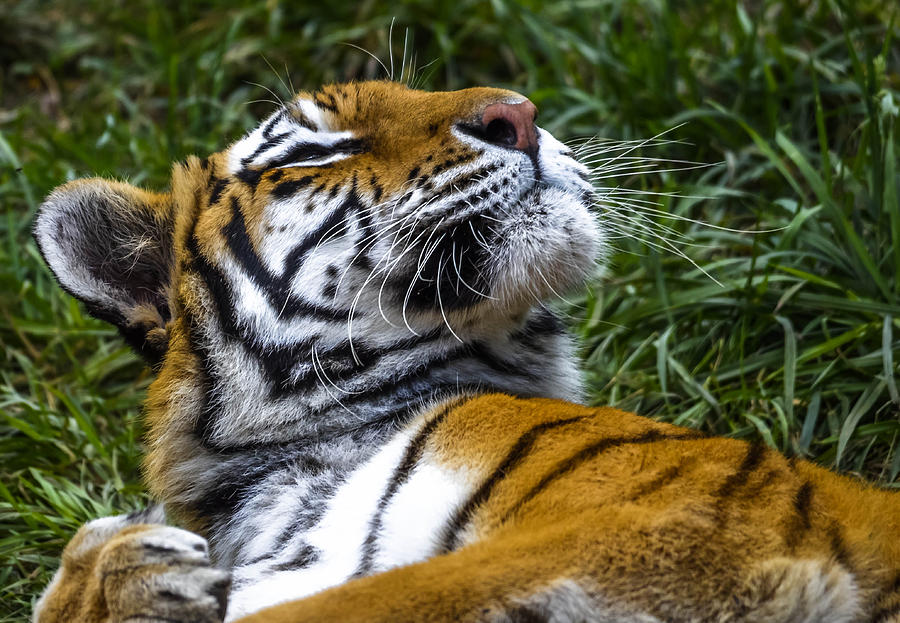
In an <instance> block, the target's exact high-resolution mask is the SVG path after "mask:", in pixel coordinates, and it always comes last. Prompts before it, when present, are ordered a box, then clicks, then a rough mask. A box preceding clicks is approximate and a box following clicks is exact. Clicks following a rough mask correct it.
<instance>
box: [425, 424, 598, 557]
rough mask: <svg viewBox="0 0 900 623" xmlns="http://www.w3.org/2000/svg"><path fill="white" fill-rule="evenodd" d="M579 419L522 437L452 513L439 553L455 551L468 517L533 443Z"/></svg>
mask: <svg viewBox="0 0 900 623" xmlns="http://www.w3.org/2000/svg"><path fill="white" fill-rule="evenodd" d="M583 419H584V416H576V417H571V418H566V419H562V420H554V421H552V422H543V423H541V424H538V425H537V426H534V427H532V428H530V429H529V430H527V431H526V432H525V433H524V434H522V436H520V437H519V439H518V440H516V443H515V444H513V446H512V448H510V450H509V452H507V454H506V456H505V457H504V458H503V460H502V461H501V462H500V464H499V465H498V466H497V468H496V469H495V470H494V471H493V473H492V474H491V475H490V476H488V478H487V479H486V480H485V481H484V482H483V483H481V486H480V487H478V489H477V490H476V491H475V493H473V494H472V495H471V496H470V497H469V499H468V500H466V502H465V503H464V504H463V505H462V506H460V507H459V508H458V509H457V511H456V513H454V515H453V518H452V519H451V520H450V522H449V523H448V524H447V526H446V528H444V531H443V533H444V536H443V538H442V539H441V547H440V551H443V552H449V551H451V550H453V549H454V547H456V544H457V539H458V537H459V533H460V531H461V530H462V529H463V528H464V527H465V526H466V525H467V524H468V523H469V521H471V519H472V515H474V514H475V511H476V510H477V508H478V507H479V506H480V505H481V504H483V503H484V502H485V500H487V499H488V497H490V495H491V492H492V491H493V489H494V487H495V486H497V484H498V483H499V482H500V480H501V479H503V478H504V477H505V476H506V475H507V474H508V473H509V472H510V471H511V470H512V469H514V468H515V467H516V466H517V465H518V464H519V463H521V462H522V461H523V460H524V459H525V457H526V456H527V455H528V453H529V452H530V451H531V448H532V447H533V446H534V444H535V442H536V441H537V440H538V438H539V437H540V436H541V435H542V434H543V433H545V432H547V431H550V430H553V429H555V428H560V427H562V426H566V425H568V424H574V423H575V422H580V421H581V420H583Z"/></svg>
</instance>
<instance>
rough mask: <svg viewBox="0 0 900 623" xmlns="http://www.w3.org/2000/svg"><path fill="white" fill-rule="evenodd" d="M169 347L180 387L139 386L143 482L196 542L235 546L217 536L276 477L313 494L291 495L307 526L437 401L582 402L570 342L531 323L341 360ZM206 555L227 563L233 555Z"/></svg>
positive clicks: (540, 316)
mask: <svg viewBox="0 0 900 623" xmlns="http://www.w3.org/2000/svg"><path fill="white" fill-rule="evenodd" d="M195 326H196V325H195ZM203 326H206V325H203ZM173 338H175V339H173V342H172V344H171V347H172V348H175V349H176V354H174V355H172V354H171V353H170V356H178V354H177V348H178V346H182V347H184V348H185V349H189V354H187V355H186V356H185V358H186V361H188V360H190V359H193V365H186V366H185V367H186V368H188V369H191V370H192V372H193V374H188V375H186V376H183V377H182V378H179V379H174V378H171V377H172V376H173V375H172V373H171V370H172V369H173V366H167V367H166V368H165V369H164V372H165V371H166V370H168V371H169V372H168V374H167V375H166V376H165V377H164V376H163V375H161V376H160V378H159V379H158V380H157V382H155V383H154V384H153V386H152V387H151V392H150V396H149V397H148V405H147V413H148V416H149V417H150V435H149V437H150V444H149V445H150V452H149V454H148V458H147V460H146V464H145V467H146V474H147V480H148V484H149V485H150V488H151V490H152V492H153V493H154V494H155V495H156V496H157V497H159V498H160V499H161V500H162V501H163V502H165V503H166V504H167V505H168V506H169V508H170V509H172V510H174V511H175V514H176V515H178V516H180V518H181V519H182V521H183V523H185V524H187V527H189V528H192V529H195V530H198V531H202V532H206V533H207V534H208V535H209V536H213V534H212V533H216V534H219V535H222V534H226V533H229V534H231V533H233V534H240V533H241V530H240V529H235V530H231V529H229V528H228V526H231V525H232V523H233V521H234V518H235V516H236V515H238V514H240V515H245V514H246V513H237V511H238V510H239V508H240V507H241V506H242V505H244V504H247V503H249V502H248V501H247V500H248V499H249V498H250V497H252V498H253V499H257V498H258V496H250V495H249V492H250V491H255V490H257V489H258V488H260V487H262V486H263V483H264V482H267V481H271V480H272V479H274V480H275V481H278V480H279V478H284V471H285V470H288V471H290V472H291V473H292V474H293V475H292V476H291V478H294V479H295V480H297V481H299V480H303V479H308V480H309V481H310V482H315V486H310V487H300V489H298V490H297V491H295V492H293V495H294V496H295V497H297V498H298V499H302V500H303V503H304V504H305V505H306V506H307V507H308V508H309V509H311V510H310V512H311V513H312V514H313V515H314V514H315V509H316V508H318V507H319V506H320V504H319V503H317V502H316V500H315V499H313V498H316V497H322V496H323V495H326V492H328V491H330V490H331V489H333V487H334V486H335V483H338V482H340V481H342V480H343V479H344V478H345V477H346V475H347V474H348V473H349V471H351V470H352V469H354V468H355V467H357V466H359V465H360V464H361V463H362V462H363V461H365V460H366V459H367V458H368V457H369V456H370V455H371V454H372V453H373V452H374V451H375V450H377V449H378V448H379V447H381V446H383V445H384V444H385V443H386V441H387V439H388V438H389V437H390V436H391V435H393V434H394V433H395V432H396V431H397V429H398V427H399V426H402V425H404V424H406V423H407V422H408V421H410V420H411V419H412V418H413V417H415V415H416V414H417V413H419V412H420V411H422V410H423V408H425V407H427V406H429V405H430V404H433V403H434V402H436V401H438V400H441V399H446V398H449V397H452V396H454V395H458V394H460V393H478V392H490V391H494V392H504V393H509V394H512V395H517V396H523V397H526V396H542V397H551V398H562V399H566V400H570V401H578V400H580V399H581V394H580V390H581V387H580V381H579V374H578V371H577V366H576V362H575V356H574V348H573V346H572V343H571V341H570V339H569V337H568V336H567V335H566V333H565V331H564V330H563V329H562V327H561V325H560V323H559V322H558V320H556V318H555V317H553V316H552V315H550V314H549V313H547V312H544V311H540V312H537V311H535V312H532V313H530V314H529V315H528V316H527V317H526V318H525V319H524V320H523V321H522V322H521V323H520V324H519V326H517V327H514V328H512V329H507V330H505V331H497V332H495V333H489V332H488V333H485V332H482V333H481V334H479V335H478V336H476V337H475V338H473V339H469V340H466V341H460V340H459V339H458V338H457V337H456V335H454V334H453V333H451V332H449V331H442V330H435V331H433V332H430V333H428V332H421V333H420V335H417V336H412V337H407V338H406V339H404V340H395V341H393V343H392V346H391V347H379V346H376V345H372V344H368V345H367V344H366V343H364V342H362V341H360V342H358V343H356V344H355V346H354V348H353V350H352V351H351V350H350V349H349V347H348V346H347V345H345V344H342V343H340V342H338V343H337V344H338V345H337V346H334V345H332V346H331V347H329V346H328V345H327V344H323V343H317V342H312V343H309V342H302V341H301V342H298V343H294V344H292V345H290V346H286V347H281V348H280V349H269V350H265V349H260V348H256V347H248V346H247V345H246V344H242V343H240V342H236V341H234V340H231V341H229V340H223V339H222V337H221V336H220V335H210V334H207V335H202V334H201V335H198V334H193V335H191V334H190V332H189V331H185V332H184V334H183V335H176V336H173ZM179 387H180V388H182V391H179ZM160 414H165V416H164V417H162V418H161V417H159V415H160ZM298 474H299V475H298ZM310 492H313V493H310ZM235 538H237V537H235ZM218 540H219V541H221V542H225V541H227V540H228V539H225V538H219V539H218ZM219 550H220V552H227V553H221V554H220V555H221V556H223V558H224V559H230V558H233V557H234V556H237V555H238V554H237V553H236V552H239V551H240V550H241V547H240V546H238V545H232V546H225V545H223V546H222V547H220V548H219Z"/></svg>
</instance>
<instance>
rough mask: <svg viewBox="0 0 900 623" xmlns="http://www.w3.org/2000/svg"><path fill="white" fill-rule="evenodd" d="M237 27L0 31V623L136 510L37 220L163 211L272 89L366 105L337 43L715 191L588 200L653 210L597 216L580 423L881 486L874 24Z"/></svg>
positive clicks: (12, 6)
mask: <svg viewBox="0 0 900 623" xmlns="http://www.w3.org/2000/svg"><path fill="white" fill-rule="evenodd" d="M234 4H235V6H232V5H231V4H229V3H226V2H224V1H218V0H208V1H206V2H198V3H187V2H177V3H176V2H167V3H162V2H149V1H143V2H141V1H132V2H124V1H121V2H106V1H105V2H100V1H99V0H80V1H77V2H76V1H75V0H65V1H59V2H56V3H47V2H40V1H38V0H21V1H19V2H17V3H15V2H14V3H3V4H0V32H2V33H3V35H2V36H3V42H2V44H0V198H2V207H3V211H4V215H5V217H4V218H2V219H0V346H2V351H0V353H2V354H0V357H2V367H0V466H2V467H0V469H2V474H0V587H2V588H0V604H2V605H0V621H13V620H22V619H24V618H26V617H27V615H28V613H29V612H30V608H31V603H32V600H33V599H34V598H35V596H36V595H37V594H38V592H39V591H40V589H41V588H42V587H43V586H44V585H45V584H46V582H47V581H48V579H49V574H50V573H52V571H53V569H54V568H55V566H56V561H57V558H58V556H59V552H60V550H61V548H62V545H63V544H64V542H65V541H66V539H68V538H69V537H70V536H71V534H72V533H73V531H74V530H75V529H76V527H77V526H78V525H79V524H80V523H82V522H83V521H85V520H87V519H89V518H92V517H96V516H100V515H105V514H111V513H114V512H119V511H123V510H128V509H131V508H135V507H137V506H140V505H142V504H143V503H144V498H143V494H142V488H141V486H140V483H139V471H138V464H139V457H140V453H141V446H140V432H139V431H140V426H139V422H138V410H139V405H140V403H141V400H142V397H143V391H144V389H145V387H146V385H147V383H148V382H149V380H150V378H151V377H150V374H149V372H148V371H146V370H145V369H144V368H143V367H142V366H141V364H140V363H139V362H138V361H137V359H136V357H134V356H133V355H132V354H131V353H130V352H129V351H128V350H127V349H126V348H125V347H124V346H123V345H122V343H121V341H120V340H119V339H118V338H117V337H116V336H115V334H114V331H113V330H112V329H110V328H109V327H107V326H105V325H103V324H102V323H99V322H96V321H93V320H91V319H89V318H87V317H86V316H85V313H84V311H83V309H82V308H80V307H79V306H78V305H77V304H76V303H75V302H74V301H72V300H71V299H70V298H69V297H68V296H66V295H65V294H63V293H62V291H61V290H60V289H59V288H58V287H57V286H56V285H55V283H54V282H53V279H52V277H51V276H50V275H49V273H48V272H47V270H46V269H45V268H44V267H43V265H42V262H41V261H40V259H39V257H38V255H37V251H36V249H35V247H34V244H33V242H32V241H31V239H30V236H29V228H30V223H31V219H32V217H33V215H34V211H35V209H36V207H37V205H38V203H39V202H40V200H41V198H42V197H43V196H44V195H45V194H46V193H47V192H48V191H49V190H50V189H52V188H53V187H54V186H55V185H57V184H59V183H60V182H62V181H65V180H67V179H72V178H75V177H79V176H83V175H107V176H116V177H124V178H127V179H128V180H130V181H131V182H133V183H136V184H142V185H145V186H148V187H151V188H152V187H156V188H160V187H163V186H164V185H165V184H166V180H167V177H168V170H169V163H170V162H171V161H172V160H175V159H179V158H182V157H184V156H186V155H188V154H191V153H196V154H205V153H209V152H210V151H214V150H218V149H221V148H222V147H224V146H225V145H226V144H227V143H228V142H230V141H232V140H234V139H235V138H237V137H238V136H240V134H241V133H242V132H243V131H244V130H245V129H246V128H247V127H249V126H250V125H251V124H252V123H253V122H254V120H255V119H257V118H259V117H260V116H262V115H263V114H265V113H266V112H267V111H268V110H270V109H271V104H270V103H268V102H265V101H262V102H260V101H256V100H265V99H274V98H275V97H286V96H287V94H288V93H289V91H290V87H288V86H287V85H285V84H283V83H282V80H283V81H284V82H288V81H290V82H292V83H293V86H294V87H296V88H298V89H301V88H312V87H315V86H317V85H319V84H320V83H322V82H327V81H334V80H345V79H352V78H367V77H384V72H383V70H382V69H381V67H380V66H379V63H378V62H377V61H376V60H374V59H373V58H371V57H370V56H368V55H367V54H366V53H364V52H361V51H360V50H359V49H357V48H355V47H353V46H351V45H347V44H353V45H354V46H361V47H363V48H366V49H368V50H371V51H372V52H373V53H375V54H376V55H378V56H379V57H380V58H381V59H382V60H383V61H384V63H385V64H389V53H388V50H389V49H392V50H393V57H394V60H393V64H394V77H395V78H396V79H400V78H401V77H402V79H403V80H404V81H409V82H411V83H413V84H415V85H417V86H421V87H424V88H430V89H453V88H460V87H464V86H473V85H479V84H491V85H495V86H506V87H511V88H514V89H516V90H518V91H521V92H523V93H526V94H527V95H529V96H530V97H531V98H532V99H533V100H534V101H535V102H536V103H537V104H538V106H539V108H540V110H541V113H540V122H541V124H542V125H544V126H545V127H546V128H547V129H549V130H551V131H552V132H554V133H556V134H557V135H559V136H561V137H563V138H574V137H579V136H580V137H589V136H594V135H599V136H601V137H605V138H610V139H621V140H633V139H637V138H648V137H652V136H655V135H657V134H659V133H661V132H664V131H666V130H671V131H670V132H668V133H667V134H666V135H665V137H664V138H666V139H671V140H674V141H678V142H676V143H669V144H665V145H659V146H649V145H648V146H644V147H641V148H638V149H635V151H633V152H631V153H630V154H629V156H636V155H640V156H645V157H652V158H669V159H675V160H691V161H695V162H700V163H709V164H711V165H712V166H709V167H705V168H699V169H691V170H684V171H672V172H662V173H653V174H646V175H639V174H637V173H631V172H629V171H617V172H607V174H611V173H616V174H617V177H612V178H609V179H606V180H603V182H602V183H603V184H605V185H607V186H613V187H615V186H620V187H622V188H627V189H637V190H645V191H648V192H655V193H664V194H662V195H649V194H648V195H645V196H640V195H616V196H617V197H618V198H619V199H621V200H624V201H629V202H631V205H630V206H629V205H619V206H613V205H610V206H609V208H608V209H604V210H601V212H600V214H599V218H601V219H602V220H603V221H604V222H605V223H607V224H609V225H612V226H615V227H617V229H618V230H620V231H621V232H622V233H630V235H628V236H624V237H618V238H616V239H615V240H614V241H613V242H614V244H615V246H616V248H617V252H616V253H614V255H613V256H612V258H611V263H610V269H609V271H608V276H607V278H606V279H604V280H602V281H598V282H597V283H596V284H594V285H593V286H592V288H591V289H590V291H589V292H588V293H587V294H586V295H582V296H580V297H577V298H576V300H575V301H573V303H574V305H573V306H572V309H571V312H570V313H571V314H572V316H573V321H574V322H575V323H576V329H577V330H578V332H579V333H580V335H581V337H582V340H583V343H584V356H585V360H586V369H587V371H588V381H589V384H590V389H591V396H592V399H593V400H594V401H595V402H596V403H614V404H617V405H620V406H623V407H625V408H629V409H635V410H638V411H640V412H642V413H645V414H651V415H656V416H658V417H661V418H664V419H667V420H672V421H677V422H680V423H685V424H688V425H691V426H695V427H699V428H702V429H704V430H707V431H710V432H716V433H725V434H731V435H735V436H740V437H756V438H762V439H763V440H765V441H766V442H767V443H769V444H770V445H773V446H775V447H777V448H779V449H782V450H784V451H785V452H788V453H792V454H800V455H805V456H810V457H813V458H814V459H816V460H818V461H820V462H822V463H823V464H825V465H829V466H837V467H838V468H839V469H842V470H846V471H853V472H858V473H861V474H863V475H865V476H867V477H870V478H873V479H877V480H879V481H881V482H882V483H884V484H887V485H892V484H893V483H895V481H896V479H897V476H898V472H900V452H894V448H895V446H896V445H897V443H898V440H900V421H898V406H897V405H898V402H900V399H898V390H897V381H896V380H895V375H896V372H897V362H896V361H895V359H897V357H895V351H896V350H897V347H898V343H900V292H898V282H900V202H898V195H900V189H898V181H900V178H898V170H897V151H898V147H900V145H898V130H897V128H896V125H897V124H896V119H897V115H898V110H897V108H898V106H900V98H898V91H900V76H898V73H900V45H898V43H897V37H898V35H900V33H898V27H897V26H896V23H895V21H894V20H895V14H894V12H895V9H894V8H893V4H892V3H889V2H883V3H878V2H866V1H859V2H850V1H849V0H847V2H846V3H845V4H844V5H840V4H836V3H833V2H827V1H826V2H815V3H806V2H787V1H782V0H767V1H760V2H750V1H745V2H741V3H738V6H737V8H736V5H735V3H733V2H725V1H724V0H712V1H710V2H702V3H701V2H697V3H676V2H666V1H665V0H657V1H650V0H645V1H641V2H638V1H634V2H626V1H622V2H615V1H611V0H606V1H604V0H572V1H555V2H537V1H531V2H523V3H515V2H512V1H510V0H492V1H490V2H485V1H476V0H453V1H446V0H439V1H429V2H420V1H412V2H406V3H403V4H402V5H400V4H397V3H389V2H383V1H380V0H379V1H376V0H368V1H365V2H359V3H356V2H352V3H351V2H316V3H299V2H292V3H288V2H284V3H279V2H277V1H269V2H256V3H234ZM238 7H240V8H238ZM392 20H393V22H394V26H393V37H392V39H390V38H389V34H390V32H391V22H392ZM389 42H392V43H393V45H392V46H390V48H389ZM404 46H405V47H406V50H407V51H406V54H405V62H404V61H403V60H402V59H403V58H404V54H403V48H404ZM412 58H415V64H416V66H417V67H418V70H417V71H416V72H415V73H413V74H412V77H411V78H410V71H409V67H410V61H411V59H412ZM401 66H402V67H403V68H404V69H402V70H401ZM401 71H402V75H401ZM253 83H258V85H257V84H253ZM266 89H271V91H273V92H274V93H275V94H277V95H272V94H270V93H268V92H267V90H266ZM682 123H683V124H684V125H679V124H682ZM676 126H678V127H677V128H676V129H674V130H672V128H674V127H676ZM683 166H684V165H679V164H675V163H673V164H667V163H664V162H663V163H660V166H659V168H661V169H666V168H681V167H683ZM600 175H603V174H602V173H600ZM673 192H675V193H678V194H680V195H682V197H681V198H677V197H672V196H670V193H673ZM696 197H705V198H707V199H705V200H700V199H698V198H696ZM634 200H641V201H647V200H651V201H657V202H658V204H659V205H650V204H647V203H636V202H635V201H634ZM635 209H638V211H637V212H635V211H634V210H635ZM651 210H659V211H660V212H661V213H665V214H668V215H672V216H671V217H666V216H664V215H663V214H659V213H656V212H652V211H651ZM695 221H700V222H702V223H708V224H709V225H712V226H714V227H711V226H707V225H702V224H699V223H697V222H695ZM664 227H666V228H669V229H664ZM720 228H726V229H720ZM731 229H738V230H750V229H752V230H761V231H768V233H756V234H748V233H739V232H734V231H730V230H731ZM769 230H771V231H769ZM657 235H661V236H663V237H664V239H661V238H659V237H657ZM670 245H671V246H670ZM673 249H678V250H680V251H681V252H682V253H683V254H685V255H686V256H687V257H688V258H690V259H691V260H692V261H693V262H695V263H696V265H699V266H701V267H702V268H703V270H702V271H701V270H699V269H698V268H697V266H695V265H694V264H692V263H691V262H689V261H687V260H686V259H684V258H682V257H680V256H679V254H678V253H676V252H675V251H674V250H673ZM704 271H705V272H707V273H709V275H711V277H712V278H714V279H715V280H717V281H718V282H719V283H720V284H721V285H718V284H717V283H716V282H715V281H713V279H712V278H710V277H708V276H706V275H705V274H704Z"/></svg>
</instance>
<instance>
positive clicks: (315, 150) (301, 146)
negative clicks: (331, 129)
mask: <svg viewBox="0 0 900 623" xmlns="http://www.w3.org/2000/svg"><path fill="white" fill-rule="evenodd" d="M365 151H367V146H366V143H365V141H363V140H361V139H357V138H346V139H341V140H339V141H337V142H336V143H333V144H331V145H322V144H319V143H297V144H296V145H294V146H293V147H291V148H290V149H288V150H287V151H286V152H284V153H283V154H281V155H280V156H278V157H277V158H275V159H273V160H271V161H270V162H269V163H268V166H269V167H271V168H276V169H284V168H287V167H313V166H323V165H325V164H330V163H332V162H335V161H337V160H342V159H343V158H346V157H347V156H351V155H354V154H361V153H363V152H365Z"/></svg>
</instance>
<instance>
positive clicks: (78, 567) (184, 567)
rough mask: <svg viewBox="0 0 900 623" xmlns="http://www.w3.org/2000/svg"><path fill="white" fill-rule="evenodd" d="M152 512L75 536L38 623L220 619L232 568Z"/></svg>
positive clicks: (203, 622) (105, 521)
mask: <svg viewBox="0 0 900 623" xmlns="http://www.w3.org/2000/svg"><path fill="white" fill-rule="evenodd" d="M162 519H163V517H162V516H161V513H158V514H157V513H155V512H154V511H149V512H147V513H141V514H137V515H121V516H117V517H104V518H102V519H96V520H94V521H91V522H89V523H87V524H85V525H84V526H82V527H81V529H80V530H79V531H78V532H77V533H76V534H75V536H74V537H73V538H72V540H71V541H70V542H69V544H68V545H67V546H66V548H65V550H64V551H63V557H62V564H61V566H60V568H59V570H58V571H57V572H56V575H55V576H54V577H53V580H52V581H51V582H50V585H49V586H48V587H47V589H46V590H45V591H44V593H43V595H41V597H40V599H39V600H38V602H37V603H36V605H35V609H34V615H33V620H34V621H35V623H64V622H69V621H79V622H81V623H101V622H103V623H118V622H122V621H128V622H129V623H142V622H146V623H157V622H162V621H167V622H181V621H183V622H185V623H187V622H188V621H191V622H199V623H219V622H220V621H222V619H223V617H224V614H225V603H226V597H227V592H228V587H229V574H228V572H226V571H222V570H220V569H215V568H213V567H211V566H210V562H209V557H208V555H207V547H206V541H205V539H203V538H202V537H199V536H197V535H196V534H193V533H191V532H187V531H186V530H181V529H179V528H173V527H170V526H166V525H162V524H158V523H146V522H148V521H162Z"/></svg>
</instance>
